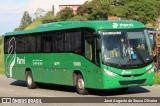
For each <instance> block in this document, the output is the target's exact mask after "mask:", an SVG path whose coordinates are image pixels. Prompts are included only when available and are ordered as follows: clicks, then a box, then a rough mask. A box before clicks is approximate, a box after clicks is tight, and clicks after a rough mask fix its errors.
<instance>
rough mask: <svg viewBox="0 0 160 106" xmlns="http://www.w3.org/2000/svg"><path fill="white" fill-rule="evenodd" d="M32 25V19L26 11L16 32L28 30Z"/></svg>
mask: <svg viewBox="0 0 160 106" xmlns="http://www.w3.org/2000/svg"><path fill="white" fill-rule="evenodd" d="M31 23H32V18H31V17H30V15H29V13H28V11H24V14H23V17H22V19H21V23H20V26H19V27H18V28H16V29H15V31H17V30H23V29H24V28H26V27H27V26H28V25H30V24H31Z"/></svg>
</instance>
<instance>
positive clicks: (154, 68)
mask: <svg viewBox="0 0 160 106" xmlns="http://www.w3.org/2000/svg"><path fill="white" fill-rule="evenodd" d="M155 70H156V67H155V66H153V67H152V68H151V69H149V70H148V72H147V73H148V74H151V73H152V72H154V71H155Z"/></svg>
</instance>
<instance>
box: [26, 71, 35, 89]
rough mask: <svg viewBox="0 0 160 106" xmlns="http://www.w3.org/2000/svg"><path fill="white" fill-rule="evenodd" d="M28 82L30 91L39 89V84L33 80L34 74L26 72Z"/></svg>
mask: <svg viewBox="0 0 160 106" xmlns="http://www.w3.org/2000/svg"><path fill="white" fill-rule="evenodd" d="M26 82H27V86H28V88H29V89H34V88H37V84H36V83H35V82H34V80H33V76H32V72H31V71H27V72H26Z"/></svg>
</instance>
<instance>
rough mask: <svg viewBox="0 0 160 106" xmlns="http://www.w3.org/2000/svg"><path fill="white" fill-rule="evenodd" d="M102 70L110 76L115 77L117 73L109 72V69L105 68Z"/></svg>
mask: <svg viewBox="0 0 160 106" xmlns="http://www.w3.org/2000/svg"><path fill="white" fill-rule="evenodd" d="M103 71H104V72H105V73H106V74H107V75H108V76H111V77H115V76H117V74H116V73H114V72H111V71H109V70H107V69H103Z"/></svg>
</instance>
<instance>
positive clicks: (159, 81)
mask: <svg viewBox="0 0 160 106" xmlns="http://www.w3.org/2000/svg"><path fill="white" fill-rule="evenodd" d="M154 84H160V72H156V73H155V81H154Z"/></svg>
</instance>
